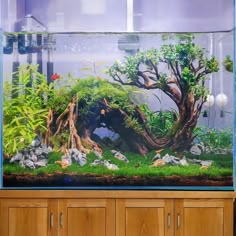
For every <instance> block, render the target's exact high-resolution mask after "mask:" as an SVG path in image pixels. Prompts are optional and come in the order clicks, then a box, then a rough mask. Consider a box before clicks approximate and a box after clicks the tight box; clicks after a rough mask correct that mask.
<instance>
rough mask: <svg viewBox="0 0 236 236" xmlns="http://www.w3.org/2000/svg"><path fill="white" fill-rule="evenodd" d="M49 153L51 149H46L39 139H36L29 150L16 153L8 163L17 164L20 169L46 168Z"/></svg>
mask: <svg viewBox="0 0 236 236" xmlns="http://www.w3.org/2000/svg"><path fill="white" fill-rule="evenodd" d="M51 151H52V148H51V147H47V146H46V145H45V144H42V143H41V140H40V139H39V138H36V139H34V140H33V142H32V144H31V146H30V147H29V148H27V149H25V150H22V151H20V152H18V153H16V155H14V156H13V157H12V158H11V159H10V163H13V162H19V165H20V166H21V167H24V168H25V167H28V168H30V169H35V168H37V167H43V166H47V163H48V153H49V152H51Z"/></svg>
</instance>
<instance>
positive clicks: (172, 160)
mask: <svg viewBox="0 0 236 236" xmlns="http://www.w3.org/2000/svg"><path fill="white" fill-rule="evenodd" d="M166 164H168V165H181V166H188V165H189V164H198V165H200V166H201V167H205V168H208V167H210V166H211V165H212V164H213V161H211V160H199V159H190V158H186V157H183V158H179V157H176V156H172V155H169V154H165V155H164V156H163V157H161V154H160V153H158V154H156V155H155V156H154V157H153V159H152V165H151V166H152V167H155V166H164V165H166Z"/></svg>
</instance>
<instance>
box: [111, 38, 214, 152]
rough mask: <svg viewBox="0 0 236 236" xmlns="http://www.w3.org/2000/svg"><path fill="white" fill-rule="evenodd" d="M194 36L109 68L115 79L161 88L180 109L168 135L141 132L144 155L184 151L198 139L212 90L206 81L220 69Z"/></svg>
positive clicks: (147, 88) (146, 86)
mask: <svg viewBox="0 0 236 236" xmlns="http://www.w3.org/2000/svg"><path fill="white" fill-rule="evenodd" d="M192 39H193V36H192V35H185V36H180V37H179V41H178V42H177V43H176V44H165V45H163V46H161V48H160V49H159V50H157V49H155V48H153V49H150V50H148V51H140V52H138V53H137V54H136V55H135V56H128V57H126V60H125V61H124V62H120V61H117V62H116V63H115V64H114V65H113V66H112V67H111V68H110V69H109V74H110V75H111V76H112V77H113V79H114V81H116V82H118V83H120V84H122V85H129V86H135V87H138V88H140V89H144V90H157V89H159V90H161V91H163V92H164V93H165V94H166V95H167V96H168V97H169V98H170V99H171V100H172V101H173V102H174V103H175V104H176V106H177V108H178V112H177V113H175V114H173V115H174V116H175V121H174V124H173V126H172V127H171V129H170V130H169V131H168V132H167V133H166V135H164V136H162V137H158V136H154V134H153V133H150V132H145V131H143V132H141V134H140V137H139V139H140V140H141V143H143V144H144V145H143V147H142V150H140V153H142V154H145V153H146V152H147V151H148V150H152V149H160V148H164V147H169V148H171V149H173V150H183V149H184V148H186V147H188V146H189V145H190V144H191V143H192V141H193V139H194V136H193V130H194V128H195V127H196V124H197V121H198V118H199V115H200V113H201V110H202V106H203V104H204V102H205V101H206V98H207V94H208V93H209V91H208V89H207V88H206V87H205V81H206V80H207V75H209V74H211V73H213V72H217V71H218V62H217V60H216V58H215V57H214V56H211V58H210V59H208V58H207V57H206V56H205V50H204V49H203V48H200V47H199V46H197V45H196V44H194V43H193V41H192ZM163 64H165V65H166V66H167V68H168V70H167V72H166V73H163V72H162V71H161V69H160V68H161V66H163ZM138 113H139V116H140V117H142V118H143V120H142V124H143V125H144V124H145V123H146V118H145V112H143V111H142V110H139V111H138Z"/></svg>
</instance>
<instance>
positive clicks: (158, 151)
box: [156, 148, 164, 153]
mask: <svg viewBox="0 0 236 236" xmlns="http://www.w3.org/2000/svg"><path fill="white" fill-rule="evenodd" d="M163 150H164V148H162V149H159V150H156V153H161V152H162V151H163Z"/></svg>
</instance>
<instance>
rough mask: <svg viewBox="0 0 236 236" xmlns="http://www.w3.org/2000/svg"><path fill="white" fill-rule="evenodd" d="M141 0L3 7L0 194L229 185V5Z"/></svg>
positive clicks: (231, 117)
mask: <svg viewBox="0 0 236 236" xmlns="http://www.w3.org/2000/svg"><path fill="white" fill-rule="evenodd" d="M148 2H149V3H148V4H147V1H142V0H139V1H138V0H136V1H135V0H134V1H132V0H127V1H126V0H122V1H119V2H117V1H115V0H98V1H96V3H95V1H91V0H86V1H85V0H80V1H71V4H68V3H65V1H60V0H53V1H50V2H49V1H46V0H43V1H40V2H39V1H32V0H25V1H22V2H21V3H20V4H19V2H18V1H16V0H11V1H5V0H4V1H1V3H0V7H1V14H0V19H1V21H0V28H1V31H0V33H1V36H0V39H2V43H1V45H2V52H3V53H2V54H1V57H0V61H1V66H0V71H1V91H2V92H1V94H2V97H1V103H2V106H1V107H2V111H1V115H2V122H1V132H2V135H1V139H2V140H1V144H2V154H1V160H2V165H1V176H2V178H1V187H2V188H54V189H55V188H78V189H81V188H98V189H104V188H109V189H120V188H125V189H126V188H128V189H134V188H135V189H137V188H138V189H209V190H211V189H212V190H215V189H217V190H233V176H234V164H233V163H234V158H233V146H234V145H233V136H234V132H233V131H234V75H233V71H234V69H233V68H234V62H233V59H234V22H233V8H234V4H233V2H232V1H231V0H227V1H223V0H217V1H213V0H211V1H207V3H206V2H204V1H202V0H200V1H192V2H189V1H187V0H181V1H178V3H173V2H172V1H170V0H169V1H165V4H164V3H163V1H154V0H149V1H148ZM167 2H168V3H167ZM92 3H93V6H94V7H93V8H91V4H92ZM166 5H168V6H169V7H168V8H166ZM203 6H204V7H203ZM193 8H194V9H195V10H194V13H193V11H192V9H193ZM209 8H211V9H212V10H211V11H209ZM75 9H76V10H75ZM0 41H1V40H0Z"/></svg>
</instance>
